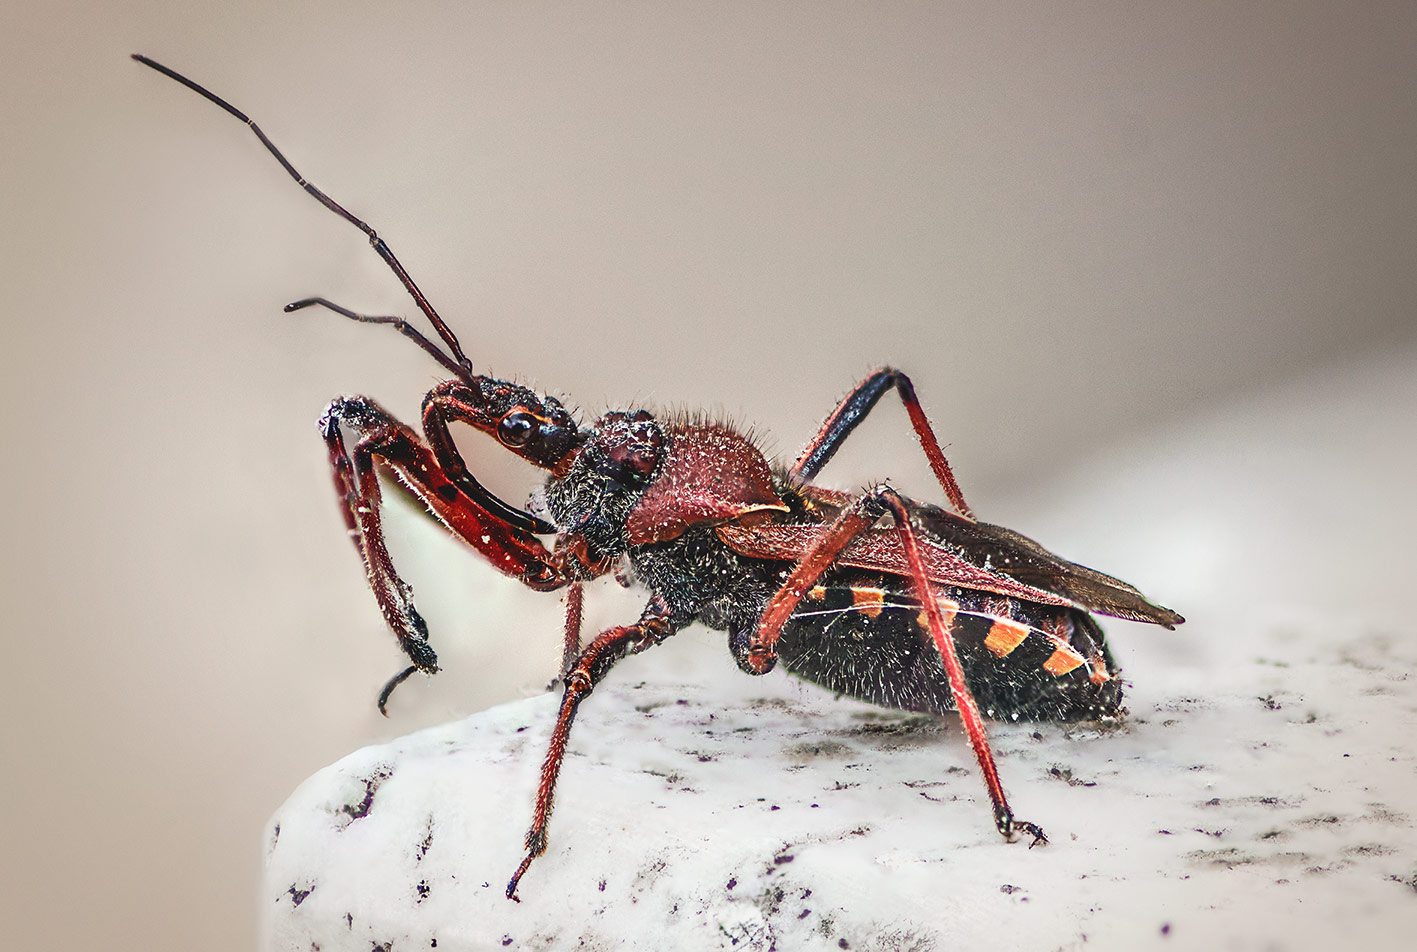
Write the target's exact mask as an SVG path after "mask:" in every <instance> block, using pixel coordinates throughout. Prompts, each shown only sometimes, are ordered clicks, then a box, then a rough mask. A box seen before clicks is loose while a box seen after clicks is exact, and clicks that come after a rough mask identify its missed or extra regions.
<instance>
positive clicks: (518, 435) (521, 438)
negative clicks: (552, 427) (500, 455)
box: [497, 410, 541, 446]
mask: <svg viewBox="0 0 1417 952" xmlns="http://www.w3.org/2000/svg"><path fill="white" fill-rule="evenodd" d="M540 428H541V421H539V420H537V418H536V417H534V416H532V415H531V414H530V413H527V412H526V411H525V410H513V411H512V412H511V413H508V414H507V415H506V416H504V417H502V419H501V420H500V421H498V423H497V439H499V440H501V441H502V442H503V443H506V444H507V445H508V446H526V445H527V444H528V443H530V442H531V438H532V437H533V436H535V435H536V431H537V430H538V429H540Z"/></svg>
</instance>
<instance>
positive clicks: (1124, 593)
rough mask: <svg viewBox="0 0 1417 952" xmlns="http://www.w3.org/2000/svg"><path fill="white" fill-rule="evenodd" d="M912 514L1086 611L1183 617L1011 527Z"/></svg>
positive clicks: (987, 562)
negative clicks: (1048, 548)
mask: <svg viewBox="0 0 1417 952" xmlns="http://www.w3.org/2000/svg"><path fill="white" fill-rule="evenodd" d="M915 516H916V518H917V519H918V520H919V521H920V523H921V525H923V526H924V527H925V528H927V529H928V530H929V531H930V533H931V534H932V535H935V536H936V537H938V538H939V539H941V540H943V541H945V542H948V543H950V544H952V545H955V546H958V547H959V548H960V549H961V550H963V552H964V553H965V555H966V557H967V558H968V559H969V560H970V561H971V562H976V563H977V564H979V565H983V566H987V567H988V568H989V569H991V570H993V571H996V572H999V573H1001V574H1003V575H1007V576H1008V577H1009V578H1013V579H1017V580H1018V581H1020V582H1022V583H1024V584H1025V585H1031V586H1033V587H1035V588H1041V589H1045V590H1046V591H1050V592H1057V593H1058V594H1059V595H1064V596H1066V597H1067V598H1069V599H1071V600H1072V601H1074V602H1076V603H1077V604H1079V605H1081V606H1083V607H1084V608H1087V609H1089V610H1090V611H1095V612H1099V613H1101V614H1103V615H1111V616H1113V617H1114V618H1126V619H1128V620H1130V621H1144V622H1151V623H1152V624H1156V625H1161V626H1162V627H1165V628H1175V627H1176V626H1177V625H1179V624H1180V623H1181V622H1183V621H1185V619H1184V618H1182V617H1181V616H1180V615H1178V614H1177V613H1176V612H1173V611H1172V610H1171V609H1169V608H1163V607H1162V606H1160V605H1156V604H1153V603H1152V602H1149V601H1147V600H1146V597H1145V596H1144V595H1142V593H1141V592H1139V591H1137V590H1136V589H1135V588H1134V587H1132V586H1131V585H1128V584H1127V583H1126V582H1123V581H1122V580H1121V579H1118V578H1113V577H1112V576H1110V575H1106V574H1104V573H1102V572H1099V571H1097V570H1096V569H1090V568H1088V567H1087V566H1085V565H1078V564H1077V563H1076V562H1069V561H1068V560H1067V559H1064V558H1060V557H1059V556H1056V555H1054V554H1053V553H1052V552H1049V551H1048V550H1047V549H1045V548H1043V546H1041V545H1039V544H1038V543H1037V542H1034V541H1033V540H1032V539H1030V538H1028V537H1027V536H1025V535H1020V534H1019V533H1017V532H1015V531H1013V530H1012V529H1005V528H1004V527H1003V526H994V525H990V524H989V523H987V522H971V521H969V520H968V519H963V518H961V517H959V516H956V515H955V514H953V513H950V512H946V511H945V510H943V509H937V508H935V507H934V506H920V507H919V508H918V509H916V510H915Z"/></svg>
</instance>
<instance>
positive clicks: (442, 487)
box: [320, 397, 569, 712]
mask: <svg viewBox="0 0 1417 952" xmlns="http://www.w3.org/2000/svg"><path fill="white" fill-rule="evenodd" d="M341 425H343V426H346V427H348V428H350V429H351V430H353V431H355V432H356V433H358V434H359V438H358V440H357V441H356V442H355V444H354V449H353V452H351V451H350V450H349V448H348V447H347V446H346V445H345V440H344V435H343V432H342V431H341ZM320 429H321V433H322V435H323V436H324V440H325V445H326V447H327V448H328V450H329V454H330V466H331V469H332V470H333V475H334V480H335V489H336V492H337V493H338V495H339V499H340V510H341V512H342V513H343V515H344V519H345V524H346V525H347V526H348V527H349V534H350V538H351V539H352V540H353V541H354V545H355V548H356V549H358V551H359V555H360V557H361V559H362V560H363V561H364V568H365V572H366V574H367V576H368V579H369V587H370V588H371V589H372V590H373V592H374V597H375V598H376V599H377V600H378V602H379V609H380V611H381V612H382V613H383V615H384V620H385V621H387V622H388V625H389V628H390V629H391V630H392V631H393V633H394V635H395V636H396V637H397V638H398V640H399V646H400V647H401V648H403V650H404V653H405V654H407V655H408V657H409V660H410V661H412V662H413V664H412V666H410V667H409V668H408V669H406V670H405V671H403V672H401V673H400V674H398V675H396V676H395V677H394V678H393V679H391V680H390V681H389V682H388V684H387V685H385V688H384V690H383V692H382V693H381V694H380V696H379V710H380V711H381V712H383V711H384V705H385V703H386V702H387V700H388V697H389V694H390V693H392V691H393V689H394V688H396V687H397V686H398V685H399V684H400V683H402V682H403V681H404V680H405V679H407V678H408V677H409V675H411V674H412V673H413V672H414V671H423V672H425V673H428V674H431V673H433V672H434V671H436V670H438V658H437V655H436V653H435V652H434V651H433V649H432V647H431V646H430V645H429V644H428V627H427V625H426V624H425V623H424V621H423V617H422V616H421V615H420V614H419V613H418V610H417V609H416V608H415V607H414V604H413V589H412V587H411V586H410V585H409V584H408V583H407V582H405V581H404V580H403V579H402V578H400V577H399V574H398V572H397V570H395V568H394V565H393V560H392V559H391V558H390V556H389V551H388V547H387V546H386V545H385V542H384V532H383V525H382V521H381V512H380V510H381V505H380V504H381V499H382V493H381V490H380V486H379V477H378V472H377V470H376V467H375V462H374V461H375V459H380V460H383V461H384V463H386V464H387V465H388V466H389V467H390V468H391V469H393V470H394V472H395V473H396V474H397V475H398V476H399V477H400V479H401V480H402V481H403V483H404V484H405V485H406V486H408V488H409V489H410V490H411V491H412V492H413V493H414V494H415V495H417V496H418V497H419V499H421V500H422V501H423V502H424V503H425V504H426V505H427V506H428V508H429V510H430V511H431V512H432V513H433V515H434V516H436V517H437V518H438V520H439V521H440V522H442V523H443V524H444V525H445V526H447V528H448V529H450V530H451V531H452V532H453V534H454V535H456V536H457V537H458V538H460V539H462V540H463V541H464V542H466V543H467V544H468V545H470V546H472V547H473V548H474V549H476V550H477V551H479V552H481V553H482V554H483V555H484V556H486V557H487V558H488V560H489V561H491V563H492V564H493V565H494V566H496V567H497V568H498V569H499V570H501V571H502V572H503V573H504V574H506V575H510V576H512V577H513V578H516V579H518V580H519V581H521V582H522V583H523V584H525V585H527V586H528V587H529V588H533V589H536V590H538V591H549V590H551V589H555V588H558V587H560V586H562V585H564V584H566V582H568V581H569V578H567V577H566V576H565V575H564V574H563V573H562V572H561V571H560V569H558V568H557V567H556V566H557V560H556V559H555V558H554V556H553V555H552V553H551V552H550V551H549V550H548V549H547V548H546V547H545V546H544V545H542V543H541V541H540V540H539V539H537V538H536V536H534V535H532V534H531V533H530V532H527V531H525V530H523V529H520V528H518V527H516V526H513V525H510V524H509V523H508V522H506V521H504V520H502V519H500V518H499V517H498V516H497V515H496V514H495V513H492V512H489V511H488V510H487V509H486V508H484V507H483V506H481V505H480V504H479V503H478V502H477V501H476V500H474V499H472V498H471V497H469V496H467V495H466V494H464V493H463V492H462V491H461V490H460V489H459V488H458V486H457V485H456V484H454V483H453V482H452V481H451V480H449V479H448V478H447V476H446V474H445V473H444V471H443V469H442V468H441V467H440V466H439V464H438V461H437V460H436V459H435V458H434V455H433V453H432V451H431V450H430V449H429V448H428V446H427V445H426V444H424V443H423V442H422V441H421V440H420V439H419V438H418V435H417V434H416V433H414V432H413V431H412V430H411V429H409V428H408V427H407V426H405V425H404V424H402V423H400V422H399V421H398V420H396V419H394V418H393V417H392V416H391V415H390V414H389V413H388V412H387V411H386V410H384V409H383V408H382V407H380V406H379V405H378V404H377V403H375V402H374V401H373V400H370V399H368V398H367V397H341V398H340V399H338V400H336V401H335V402H334V403H332V404H330V406H329V408H328V409H327V410H326V411H325V413H324V415H323V416H322V417H321V418H320Z"/></svg>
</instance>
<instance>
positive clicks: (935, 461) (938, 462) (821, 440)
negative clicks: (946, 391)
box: [792, 367, 974, 519]
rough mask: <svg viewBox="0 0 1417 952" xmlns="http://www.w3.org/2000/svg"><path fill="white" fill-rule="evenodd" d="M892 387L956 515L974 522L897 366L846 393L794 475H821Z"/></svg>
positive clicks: (912, 390) (794, 466) (800, 459)
mask: <svg viewBox="0 0 1417 952" xmlns="http://www.w3.org/2000/svg"><path fill="white" fill-rule="evenodd" d="M892 386H894V387H895V389H896V392H897V393H898V394H900V402H901V403H903V404H905V412H906V413H907V414H909V415H910V425H911V426H912V427H914V428H915V435H916V437H917V438H918V439H919V440H920V448H921V449H922V450H924V451H925V458H926V459H928V460H929V461H930V468H931V469H932V470H934V472H935V478H936V479H937V480H939V482H940V488H941V489H943V490H944V491H945V497H946V498H947V499H949V501H950V505H951V506H954V508H955V511H956V512H958V513H959V514H960V515H962V516H964V517H966V518H968V519H973V518H974V513H973V512H971V511H970V508H969V505H968V504H967V503H965V501H964V493H962V492H960V488H959V483H958V482H956V481H955V475H954V471H953V470H952V469H950V463H949V460H947V459H945V454H944V452H943V451H941V449H940V441H939V440H937V439H936V438H935V431H934V430H933V429H931V427H930V421H929V419H927V418H926V416H925V411H924V409H922V408H921V406H920V400H919V398H918V397H916V396H915V386H914V385H913V384H912V383H911V382H910V378H909V377H907V376H906V375H905V374H903V373H901V372H900V371H899V370H896V369H895V368H894V367H886V368H884V369H882V370H878V371H876V372H875V373H873V374H872V375H871V376H870V377H868V378H867V379H866V380H864V381H862V382H861V383H860V384H859V385H857V387H856V389H854V390H852V391H851V393H849V394H847V396H846V398H845V399H843V400H842V401H841V403H840V404H838V405H837V408H836V409H835V410H834V411H832V414H831V416H829V417H827V419H826V422H825V423H823V424H822V428H821V429H820V430H818V431H817V435H816V436H814V437H813V438H812V440H811V442H810V443H808V444H807V447H806V449H804V450H803V451H802V455H801V456H799V457H797V462H795V463H793V464H792V474H793V475H794V476H798V477H800V478H802V479H811V478H812V477H813V476H815V475H816V474H817V473H818V472H820V471H821V469H822V467H823V466H825V465H826V464H827V461H828V460H830V459H831V458H832V457H833V456H834V455H836V451H837V450H838V449H840V448H841V444H842V443H843V442H844V441H845V440H846V438H847V437H848V436H850V435H851V431H852V430H854V429H856V425H857V424H858V423H860V422H861V421H862V420H864V419H865V418H866V415H867V414H868V413H870V412H871V408H872V407H874V406H875V405H876V403H877V402H878V401H879V400H880V399H881V397H882V396H883V395H884V394H885V392H886V391H887V390H889V389H890V388H891V387H892Z"/></svg>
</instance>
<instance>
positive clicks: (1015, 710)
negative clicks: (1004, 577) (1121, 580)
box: [777, 571, 1122, 721]
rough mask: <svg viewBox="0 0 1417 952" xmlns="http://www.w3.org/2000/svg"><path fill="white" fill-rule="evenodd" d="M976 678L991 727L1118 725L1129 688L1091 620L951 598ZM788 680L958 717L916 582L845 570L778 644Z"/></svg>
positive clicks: (827, 582) (972, 684)
mask: <svg viewBox="0 0 1417 952" xmlns="http://www.w3.org/2000/svg"><path fill="white" fill-rule="evenodd" d="M938 594H939V597H940V604H941V607H942V608H943V609H945V611H944V614H945V617H946V621H947V623H948V624H950V626H951V635H952V637H953V638H954V642H955V646H956V649H957V650H958V652H959V656H960V661H961V663H962V664H963V665H964V670H965V678H966V680H967V682H968V684H969V688H970V690H971V691H972V692H973V694H974V697H975V700H976V701H978V703H979V707H980V709H981V710H982V711H983V712H984V713H985V714H986V715H988V716H990V717H995V718H1003V719H1013V720H1018V719H1026V720H1055V721H1075V720H1087V719H1095V718H1101V717H1109V716H1114V715H1116V714H1118V713H1119V712H1120V710H1121V702H1122V688H1121V683H1120V682H1119V680H1118V679H1117V669H1116V665H1115V663H1114V662H1113V660H1112V657H1111V653H1110V652H1109V651H1108V650H1107V644H1106V641H1105V639H1104V637H1103V634H1102V630H1101V629H1100V628H1099V627H1098V626H1097V623H1096V622H1095V621H1094V620H1093V619H1092V617H1091V616H1090V615H1088V614H1087V613H1086V612H1083V611H1080V610H1078V609H1059V608H1057V607H1054V606H1041V605H1033V604H1031V603H1027V602H1020V601H1016V600H1013V599H1005V598H1000V597H998V596H995V595H990V594H988V593H982V592H975V591H971V590H967V589H958V588H944V587H942V588H940V589H939V590H938ZM777 652H778V656H779V658H780V659H781V662H782V664H783V666H784V667H786V668H787V670H789V671H791V672H793V673H794V674H797V675H799V676H801V677H804V678H807V679H808V680H810V681H814V682H816V683H817V684H820V685H822V686H823V687H826V688H828V689H830V690H833V691H838V692H840V693H842V694H848V695H851V696H852V697H856V698H859V699H861V700H863V701H869V702H871V703H873V704H881V705H885V706H887V707H894V708H900V709H902V710H908V711H929V712H934V713H942V712H945V711H953V710H954V709H955V702H954V697H953V695H952V694H951V692H950V689H949V684H948V682H947V680H946V677H945V671H944V666H943V664H942V663H941V661H940V657H939V654H938V652H937V651H936V649H935V646H934V644H933V642H932V641H931V639H930V636H929V633H928V631H927V630H926V629H925V620H924V618H923V617H922V613H921V610H920V606H919V603H918V602H916V600H915V599H914V597H913V596H912V595H911V594H909V593H908V591H907V589H906V583H905V580H903V579H900V578H897V577H895V576H891V575H885V574H883V573H873V572H861V571H837V572H833V573H831V574H830V575H828V576H827V577H825V578H823V580H822V581H821V583H820V584H818V585H817V586H815V587H814V588H813V589H812V590H811V591H810V592H808V594H807V597H806V598H804V599H803V600H802V602H801V604H800V605H799V606H798V609H797V611H796V612H795V613H794V614H793V615H792V617H791V618H790V619H789V620H788V622H787V624H786V626H785V627H784V628H783V632H782V638H781V639H780V640H779V641H778V643H777Z"/></svg>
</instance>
